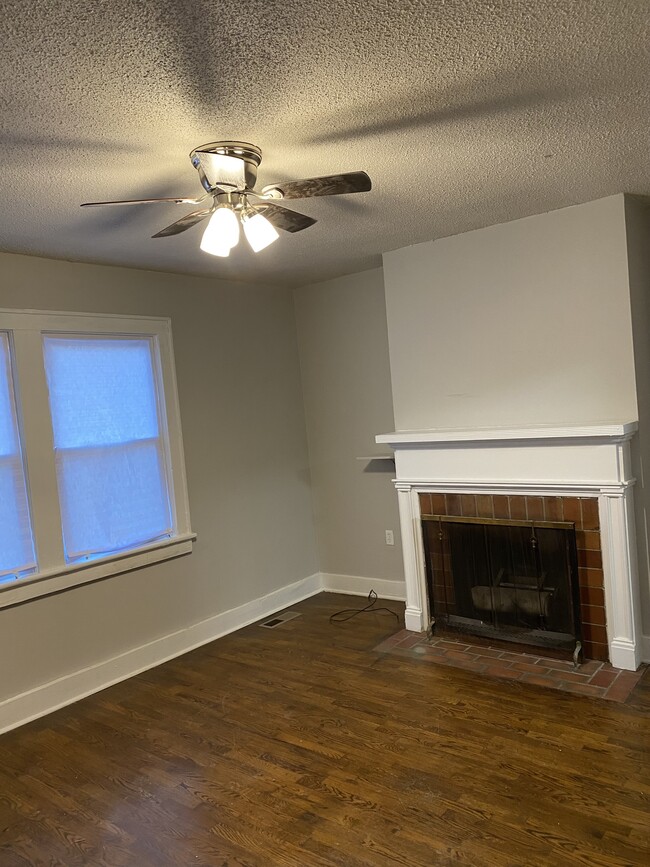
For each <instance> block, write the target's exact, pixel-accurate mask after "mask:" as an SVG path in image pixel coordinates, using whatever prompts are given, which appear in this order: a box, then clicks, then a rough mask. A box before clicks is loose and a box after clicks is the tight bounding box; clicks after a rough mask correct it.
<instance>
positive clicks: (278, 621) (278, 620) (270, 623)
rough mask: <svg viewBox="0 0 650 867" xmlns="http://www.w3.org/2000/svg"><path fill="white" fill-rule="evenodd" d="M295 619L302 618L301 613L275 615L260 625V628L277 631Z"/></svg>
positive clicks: (285, 612) (290, 612)
mask: <svg viewBox="0 0 650 867" xmlns="http://www.w3.org/2000/svg"><path fill="white" fill-rule="evenodd" d="M294 617H300V612H299V611H283V612H282V614H274V615H273V617H271V619H270V620H265V621H264V623H260V626H263V627H264V628H265V629H277V627H278V626H282V624H283V623H286V622H287V620H293V618H294Z"/></svg>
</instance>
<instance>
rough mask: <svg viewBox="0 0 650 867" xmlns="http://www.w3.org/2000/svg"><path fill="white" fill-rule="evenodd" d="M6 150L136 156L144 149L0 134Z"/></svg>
mask: <svg viewBox="0 0 650 867" xmlns="http://www.w3.org/2000/svg"><path fill="white" fill-rule="evenodd" d="M3 147H8V148H26V149H28V150H33V149H34V148H36V149H38V150H43V151H52V150H62V151H63V150H73V151H74V150H84V151H92V152H93V153H116V154H137V153H143V152H144V151H145V150H146V149H145V148H144V147H143V146H142V145H136V144H127V143H126V142H118V141H101V140H96V139H84V138H67V137H63V136H53V135H45V136H43V135H20V134H16V133H1V132H0V149H1V148H3Z"/></svg>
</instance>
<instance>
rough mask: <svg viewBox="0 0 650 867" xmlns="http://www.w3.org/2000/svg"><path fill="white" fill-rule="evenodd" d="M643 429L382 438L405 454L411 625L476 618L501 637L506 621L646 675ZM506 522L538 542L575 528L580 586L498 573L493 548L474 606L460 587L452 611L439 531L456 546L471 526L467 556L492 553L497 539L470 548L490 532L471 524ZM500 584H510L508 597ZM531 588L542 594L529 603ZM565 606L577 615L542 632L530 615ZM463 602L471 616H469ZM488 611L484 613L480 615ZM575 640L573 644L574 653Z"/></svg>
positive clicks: (400, 485) (568, 614)
mask: <svg viewBox="0 0 650 867" xmlns="http://www.w3.org/2000/svg"><path fill="white" fill-rule="evenodd" d="M636 428H637V424H636V422H628V423H621V424H609V423H608V424H602V425H593V426H582V427H561V428H560V427H537V428H518V429H504V428H497V429H490V430H487V429H484V430H474V431H469V430H461V431H451V430H433V431H397V432H395V433H391V434H382V435H380V436H378V437H377V438H376V439H377V442H379V443H382V444H387V445H389V446H391V447H392V448H393V449H394V450H395V468H396V478H395V480H394V481H395V487H396V489H397V495H398V505H399V513H400V528H401V533H402V547H403V552H404V573H405V583H406V612H405V625H406V628H407V629H410V630H412V631H414V632H424V631H426V630H427V629H428V628H429V626H430V623H431V618H432V617H434V618H437V617H438V616H439V614H440V612H441V610H442V619H443V623H446V625H451V626H453V625H454V619H453V618H454V617H464V618H466V620H475V621H481V622H482V624H483V626H482V628H484V629H487V630H489V629H491V628H493V626H494V621H496V620H498V621H499V625H500V626H502V627H504V628H505V631H506V632H508V631H510V633H511V634H512V632H513V630H517V629H520V628H521V629H527V630H528V632H529V633H530V632H535V630H537V631H536V636H537V637H539V633H540V632H543V631H547V632H559V633H562V634H563V635H564V636H568V635H569V634H570V635H571V640H573V641H574V643H575V641H577V640H581V641H582V644H583V646H584V655H585V657H586V658H592V659H605V660H607V659H608V660H609V661H611V663H612V664H613V665H614V666H615V667H617V668H624V669H630V670H636V669H637V668H638V666H639V665H640V663H641V652H642V649H641V626H640V606H639V584H638V575H637V565H636V563H637V561H636V556H637V554H636V536H635V528H634V510H633V500H632V492H633V485H634V478H633V475H632V471H631V455H630V440H631V438H632V437H633V435H634V433H635V431H636ZM427 518H429V519H433V520H427ZM451 518H465V519H475V520H474V521H467V520H466V521H462V522H461V521H451V520H450V519H451ZM436 519H437V520H438V529H437V530H435V529H430V528H429V525H431V527H433V528H435V527H436ZM477 519H482V520H477ZM498 521H507V522H509V524H510V525H514V526H517V525H518V524H519V526H521V527H522V528H523V529H524V530H525V531H526V532H530V530H531V527H532V525H535V526H536V527H537V528H538V530H537V533H536V535H537V538H539V533H540V532H541V530H542V529H553V528H552V527H549V528H546V527H542V526H541V523H542V522H546V523H550V524H562V523H564V524H572V525H573V529H574V531H575V551H573V547H572V544H571V543H570V542H566V541H565V543H564V545H565V556H566V563H568V567H569V571H572V570H573V573H574V574H575V566H576V564H577V588H576V583H575V582H574V581H572V582H571V589H564V590H560V589H559V588H554V589H553V594H552V596H551V595H549V596H544V590H545V588H546V583H545V582H546V575H542V574H541V573H544V572H548V570H547V569H541V570H540V569H539V567H538V566H535V568H533V566H531V565H530V564H529V565H528V566H526V567H525V569H524V571H523V573H522V574H519V572H520V571H521V568H520V567H519V566H518V567H517V568H514V566H513V567H512V568H511V569H510V574H508V570H507V569H506V568H505V567H504V571H503V572H502V573H501V574H500V575H499V569H500V568H501V567H499V566H497V567H496V571H495V568H494V567H493V566H490V567H489V569H488V568H487V567H486V566H485V557H489V556H491V555H489V554H486V553H485V550H483V553H482V554H481V555H480V556H481V557H482V558H483V565H482V566H480V567H476V570H477V571H476V570H475V572H476V575H478V576H479V578H480V580H479V578H476V579H472V581H474V584H473V585H472V584H471V583H470V589H469V597H471V596H472V589H471V588H472V586H475V587H478V588H483V589H475V590H474V597H473V599H472V605H473V609H472V610H470V606H469V598H468V597H467V596H465V597H464V599H462V600H460V599H459V600H457V599H456V598H455V597H454V598H453V599H452V598H451V594H449V592H448V595H447V607H446V611H445V610H444V608H442V607H441V600H440V597H439V595H436V594H437V591H438V590H439V591H441V592H442V591H444V586H445V581H444V580H443V581H440V580H438V581H437V582H436V580H432V579H435V578H440V577H441V576H440V575H439V574H438V573H436V574H434V572H433V571H432V569H433V559H434V556H435V555H436V554H438V555H440V553H441V552H440V551H436V550H435V538H434V539H433V542H434V545H433V550H429V551H428V553H427V544H428V541H430V534H431V533H433V534H434V537H435V534H436V532H437V533H438V534H439V533H440V531H441V529H442V530H443V540H442V541H443V542H444V534H445V533H446V534H447V536H449V527H450V526H451V525H452V524H455V525H463V527H462V529H461V530H458V529H454V530H452V531H451V533H452V535H453V537H454V541H453V546H454V551H455V552H456V553H455V560H456V561H458V559H459V556H462V555H459V554H458V551H459V550H460V549H461V548H463V547H464V548H467V545H468V544H469V545H470V549H471V545H474V547H475V548H476V547H477V546H478V548H479V549H480V545H481V544H482V545H483V549H485V540H484V541H483V542H482V543H479V542H477V541H476V539H474V541H473V542H471V543H468V541H467V534H468V533H469V534H472V533H474V534H477V533H478V534H480V533H481V532H484V531H481V530H475V529H469V530H468V529H467V528H468V527H473V525H475V526H479V527H480V526H481V525H482V524H483V525H485V524H491V525H492V526H494V527H502V526H506V525H502V524H499V523H496V522H498ZM443 525H444V526H443ZM555 529H558V530H559V529H561V528H559V527H556V528H555ZM566 529H567V530H568V529H569V528H566ZM509 532H512V531H509ZM428 534H429V535H428ZM454 534H455V535H454ZM458 534H461V536H462V539H461V540H460V541H459V537H458ZM463 534H464V535H463ZM472 538H474V537H472ZM438 541H441V540H438ZM474 543H476V544H474ZM555 545H556V547H557V546H558V545H559V543H558V542H557V541H556V543H555ZM451 546H452V540H451V538H448V539H447V554H448V556H449V557H450V558H451V559H454V557H452V554H454V551H452V547H451ZM471 550H473V549H471ZM558 556H559V555H558ZM574 558H575V559H574ZM428 560H429V564H428V563H427V561H428ZM427 566H428V569H427ZM454 566H455V564H454ZM461 568H462V569H465V566H463V567H461ZM535 569H537V572H535ZM448 571H449V570H448ZM531 572H532V575H531ZM451 574H452V575H453V572H452V573H451ZM481 576H482V577H481ZM486 576H487V577H486ZM450 581H451V582H452V584H453V586H454V592H455V583H454V582H453V580H452V579H450V578H449V576H448V577H447V585H448V586H447V589H448V591H449V587H450V586H451V585H450V583H449V582H450ZM436 583H437V584H438V585H439V586H438V588H436V587H435V584H436ZM501 585H506V586H501ZM507 585H511V586H507ZM513 585H514V586H513ZM497 586H498V587H500V588H501V590H500V593H501V595H500V597H499V598H500V601H497V595H496V591H495V588H496V587H497ZM506 590H507V591H508V592H505V591H506ZM523 590H527V591H530V592H529V593H528V594H527V596H526V601H523V600H524V598H525V594H523ZM549 592H550V591H549ZM536 594H537V595H536ZM515 595H516V597H517V601H515ZM535 599H537V601H535ZM562 599H563V601H564V603H565V605H564V609H565V610H564V614H563V615H562V617H564V618H565V619H564V621H562V623H561V624H560V626H561V628H559V629H555V628H553V629H550V628H546V629H545V628H544V626H545V625H544V624H543V623H542V622H541V621H540V620H539V619H538V621H537V626H536V627H535V626H533V625H532V622H531V620H530V619H528V620H527V621H526V617H524V616H523V614H524V609H525V608H526V606H528V607H529V609H530V612H534V611H536V610H537V614H538V616H539V613H540V610H541V614H542V616H544V611H545V610H546V607H548V612H549V614H550V613H551V609H554V607H555V606H556V603H557V604H559V602H560V600H562ZM545 600H546V601H545ZM551 600H552V601H551ZM461 602H462V604H463V606H464V609H463V612H461V613H459V611H458V608H457V606H458V605H459V603H461ZM477 602H478V603H479V604H478V605H477V604H476V603H477ZM481 606H482V613H480V614H479V615H478V616H476V613H477V609H481ZM540 606H541V609H540ZM500 609H502V610H500ZM506 609H508V610H506ZM506 614H507V616H506ZM531 616H532V615H531V614H529V615H528V617H529V618H530V617H531ZM517 618H519V623H517ZM522 620H523V621H526V622H523V623H522V622H521V621H522ZM569 621H571V626H570V629H569V627H568V626H567V623H568V622H569ZM465 625H467V624H465ZM475 625H476V626H477V627H479V624H475ZM546 626H548V623H547V624H546ZM479 628H481V627H479ZM529 637H530V635H529ZM558 640H559V639H558ZM561 641H562V642H563V641H564V638H562V639H561ZM569 641H570V639H569V638H566V645H567V646H568V644H569ZM526 643H528V642H526Z"/></svg>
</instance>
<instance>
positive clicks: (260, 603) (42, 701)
mask: <svg viewBox="0 0 650 867" xmlns="http://www.w3.org/2000/svg"><path fill="white" fill-rule="evenodd" d="M322 589H323V581H322V576H321V574H320V573H316V574H315V575H310V576H309V577H308V578H303V579H302V580H301V581H296V583H295V584H289V585H288V586H286V587H281V588H280V589H279V590H275V591H274V592H273V593H269V594H268V595H267V596H262V597H261V598H260V599H254V600H253V601H252V602H247V603H246V604H245V605H240V606H239V607H238V608H231V609H230V610H229V611H224V612H223V613H221V614H217V615H215V616H214V617H209V618H208V619H207V620H202V621H200V622H199V623H194V624H193V625H192V626H188V627H187V628H186V629H179V630H178V631H177V632H172V633H170V634H169V635H164V636H163V637H162V638H158V639H156V640H155V641H150V642H148V643H147V644H143V645H141V646H140V647H134V648H133V649H131V650H127V651H126V652H125V653H120V654H119V655H117V656H113V657H111V658H110V659H106V660H104V661H103V662H100V663H97V664H96V665H91V666H89V667H88V668H83V669H80V670H79V671H74V672H72V674H67V675H65V676H64V677H60V678H57V679H56V680H52V681H50V682H49V683H45V684H43V685H42V686H37V687H36V688H35V689H30V690H28V691H27V692H23V693H20V694H19V695H15V696H12V697H11V698H8V699H6V700H5V701H3V702H0V733H2V732H6V731H9V730H10V729H13V728H17V727H18V726H20V725H23V724H24V723H28V722H31V720H34V719H37V718H38V717H41V716H45V714H48V713H51V712H52V711H55V710H58V709H59V708H62V707H65V706H66V705H68V704H72V703H73V702H75V701H79V699H82V698H85V697H86V696H88V695H92V694H93V693H94V692H99V691H100V690H102V689H106V687H109V686H112V685H113V684H114V683H119V681H121V680H126V679H127V678H129V677H133V676H134V675H136V674H139V673H140V672H142V671H146V670H147V669H148V668H154V667H155V666H157V665H160V664H161V663H163V662H167V661H168V660H170V659H174V658H175V657H176V656H181V655H182V654H183V653H187V652H188V651H190V650H194V649H195V648H196V647H200V646H201V645H202V644H207V643H208V642H210V641H214V640H215V639H216V638H220V637H221V636H222V635H227V634H228V633H230V632H234V631H235V630H237V629H241V628H242V627H243V626H248V624H249V623H254V622H255V621H256V620H260V619H261V618H262V617H267V616H268V615H269V614H275V612H276V611H280V610H281V609H283V608H287V607H288V606H290V605H295V603H296V602H300V601H301V600H302V599H307V597H309V596H314V595H315V594H316V593H320V592H321V590H322Z"/></svg>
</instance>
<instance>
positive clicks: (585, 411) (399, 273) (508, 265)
mask: <svg viewBox="0 0 650 867" xmlns="http://www.w3.org/2000/svg"><path fill="white" fill-rule="evenodd" d="M384 279H385V283H386V306H387V313H388V336H389V344H390V363H391V375H392V381H393V402H394V408H395V422H396V426H397V428H398V430H408V429H420V428H439V427H442V428H445V427H448V428H465V427H468V428H471V427H490V426H508V425H512V426H519V425H527V424H540V423H542V424H553V423H557V424H571V423H575V424H580V423H589V422H598V421H605V420H613V421H627V420H629V419H635V418H636V415H637V413H636V394H635V382H634V359H633V351H632V333H631V324H630V309H629V292H628V279H627V256H626V241H625V219H624V201H623V196H622V195H621V196H613V197H611V198H608V199H601V200H600V201H597V202H589V203H588V204H585V205H579V206H576V207H571V208H565V209H563V210H559V211H553V212H551V213H548V214H541V215H539V216H534V217H528V218H526V219H522V220H516V221H514V222H511V223H505V224H503V225H499V226H491V227H490V228H486V229H480V230H478V231H475V232H468V233H467V234H464V235H457V236H455V237H450V238H442V239H440V240H437V241H432V242H429V243H426V244H419V245H417V246H414V247H408V248H406V249H403V250H396V251H395V252H392V253H387V254H385V256H384Z"/></svg>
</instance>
